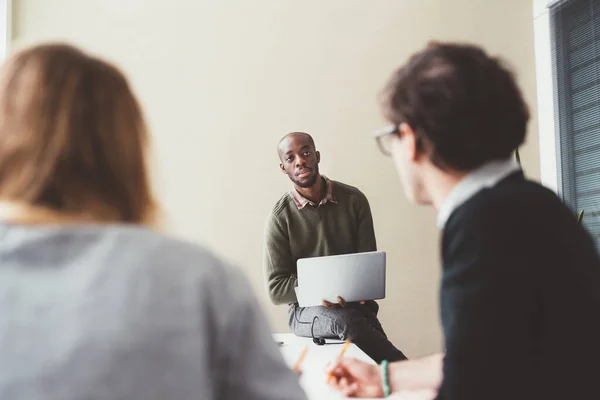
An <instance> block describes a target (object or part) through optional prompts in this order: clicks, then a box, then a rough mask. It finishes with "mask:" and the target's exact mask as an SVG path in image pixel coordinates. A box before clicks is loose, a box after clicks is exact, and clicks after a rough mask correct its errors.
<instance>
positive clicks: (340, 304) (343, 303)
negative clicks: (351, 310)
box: [323, 296, 365, 308]
mask: <svg viewBox="0 0 600 400" xmlns="http://www.w3.org/2000/svg"><path fill="white" fill-rule="evenodd" d="M337 301H338V302H337V303H331V302H329V301H327V300H323V306H324V307H327V308H340V307H346V306H347V305H348V303H346V301H345V300H344V299H343V298H342V296H338V297H337ZM359 303H360V304H365V302H364V301H359Z"/></svg>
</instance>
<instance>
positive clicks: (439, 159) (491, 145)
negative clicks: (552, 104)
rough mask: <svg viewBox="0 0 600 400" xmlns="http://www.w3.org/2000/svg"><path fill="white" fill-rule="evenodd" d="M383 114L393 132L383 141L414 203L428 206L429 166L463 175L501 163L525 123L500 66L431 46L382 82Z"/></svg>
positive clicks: (470, 50) (456, 48)
mask: <svg viewBox="0 0 600 400" xmlns="http://www.w3.org/2000/svg"><path fill="white" fill-rule="evenodd" d="M383 110H384V115H385V117H386V118H387V119H388V120H389V121H390V122H391V123H392V124H393V126H394V127H396V129H395V131H394V133H391V134H388V135H385V136H387V137H385V138H384V137H382V138H381V139H382V140H385V141H386V143H387V146H388V151H389V152H390V153H391V154H392V156H393V157H394V161H395V164H396V168H397V169H398V172H399V174H400V177H401V180H402V182H403V185H404V189H405V192H406V194H407V196H408V197H409V198H410V199H411V200H413V201H415V202H417V203H430V202H431V196H430V193H427V189H426V187H427V183H426V182H425V180H426V177H425V176H426V172H425V171H426V169H427V168H429V169H431V168H435V169H436V170H438V171H441V172H444V173H468V172H469V171H472V170H474V169H476V168H478V167H480V166H481V165H483V164H485V163H486V162H488V161H492V160H501V159H506V158H508V157H510V156H511V154H512V153H513V151H514V150H515V148H517V147H518V146H519V145H521V144H522V143H523V141H524V139H525V133H526V129H527V122H528V120H529V111H528V109H527V105H526V104H525V102H524V100H523V97H522V95H521V92H520V90H519V88H518V86H517V84H516V82H515V79H514V76H513V74H512V73H511V72H510V71H509V70H508V69H507V68H506V67H505V66H504V65H503V63H502V61H501V60H499V59H498V58H493V57H490V56H488V55H487V54H486V53H485V52H484V51H483V50H482V49H480V48H478V47H475V46H470V45H458V44H440V43H433V44H430V45H429V46H427V47H426V48H425V49H424V50H422V51H421V52H419V53H417V54H415V55H414V56H412V57H411V58H410V60H409V61H408V62H407V63H406V64H405V65H404V66H402V67H400V68H399V69H398V70H397V71H396V72H395V73H394V74H393V75H392V77H391V79H390V80H389V82H388V83H387V85H386V87H385V89H384V91H383Z"/></svg>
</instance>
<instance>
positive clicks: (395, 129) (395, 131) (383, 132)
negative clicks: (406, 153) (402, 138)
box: [373, 124, 400, 157]
mask: <svg viewBox="0 0 600 400" xmlns="http://www.w3.org/2000/svg"><path fill="white" fill-rule="evenodd" d="M388 135H400V126H399V125H394V124H392V125H388V126H386V127H384V128H381V129H378V130H376V131H375V132H373V137H374V138H375V141H376V142H377V146H378V147H379V150H380V151H381V152H382V153H383V155H385V156H388V157H391V156H392V153H391V152H390V151H389V150H388V149H387V148H386V147H385V146H384V145H383V138H384V137H386V136H388Z"/></svg>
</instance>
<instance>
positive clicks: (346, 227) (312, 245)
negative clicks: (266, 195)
mask: <svg viewBox="0 0 600 400" xmlns="http://www.w3.org/2000/svg"><path fill="white" fill-rule="evenodd" d="M332 185H333V196H334V197H335V200H336V201H337V204H335V203H331V202H327V203H325V204H324V205H322V206H320V207H314V206H312V205H310V204H309V205H307V206H306V207H304V208H303V209H301V210H299V209H298V207H297V206H296V203H295V202H294V199H293V197H292V194H291V193H286V194H285V195H284V196H283V197H282V198H281V199H280V200H279V201H278V202H277V203H276V204H275V207H273V211H272V212H271V214H270V215H269V217H268V218H267V224H266V229H265V248H264V272H265V277H266V280H267V287H268V291H269V297H270V299H271V301H272V302H273V303H274V304H289V303H294V302H296V301H297V300H296V293H295V292H294V287H296V286H297V282H296V281H297V278H296V261H297V260H298V259H300V258H306V257H320V256H332V255H338V254H348V253H360V252H367V251H375V250H376V249H377V244H376V241H375V232H374V229H373V218H372V216H371V209H370V207H369V202H368V200H367V198H366V197H365V195H364V194H363V193H362V192H361V191H360V190H358V189H357V188H354V187H352V186H348V185H345V184H343V183H340V182H335V181H332Z"/></svg>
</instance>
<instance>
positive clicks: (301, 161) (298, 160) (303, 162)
mask: <svg viewBox="0 0 600 400" xmlns="http://www.w3.org/2000/svg"><path fill="white" fill-rule="evenodd" d="M304 167H306V160H304V158H303V157H302V156H297V157H296V168H304Z"/></svg>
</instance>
